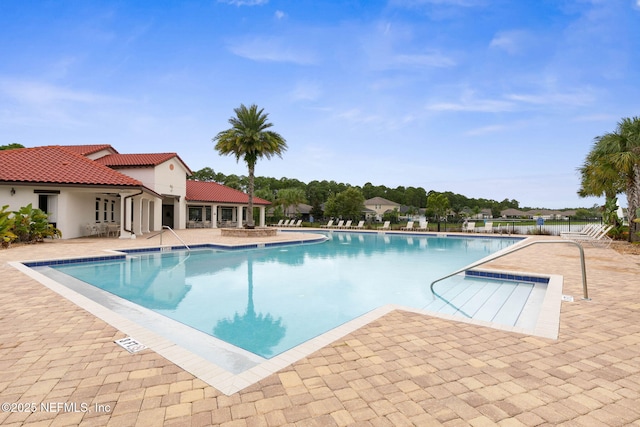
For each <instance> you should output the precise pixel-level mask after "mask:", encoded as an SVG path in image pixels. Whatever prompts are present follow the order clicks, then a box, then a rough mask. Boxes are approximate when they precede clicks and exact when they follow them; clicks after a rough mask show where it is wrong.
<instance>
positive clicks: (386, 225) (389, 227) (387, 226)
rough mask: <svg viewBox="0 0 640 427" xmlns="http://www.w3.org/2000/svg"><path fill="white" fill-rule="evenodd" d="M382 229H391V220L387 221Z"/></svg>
mask: <svg viewBox="0 0 640 427" xmlns="http://www.w3.org/2000/svg"><path fill="white" fill-rule="evenodd" d="M380 230H391V221H385V222H384V224H382V227H381V228H380Z"/></svg>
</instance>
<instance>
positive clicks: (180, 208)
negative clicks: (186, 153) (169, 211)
mask: <svg viewBox="0 0 640 427" xmlns="http://www.w3.org/2000/svg"><path fill="white" fill-rule="evenodd" d="M153 172H154V185H155V186H154V187H150V188H152V189H153V191H155V192H156V193H159V194H163V195H169V196H179V198H180V200H179V201H178V200H176V201H174V211H173V222H174V228H176V229H182V228H186V227H187V169H185V167H184V166H183V165H182V162H180V161H178V159H176V158H172V159H170V160H167V161H166V162H164V163H161V164H159V165H158V166H156V167H155V168H154V170H153ZM160 204H162V201H160ZM161 209H162V207H160V210H159V211H158V213H159V215H158V217H157V220H156V221H154V223H155V224H160V225H162V211H161Z"/></svg>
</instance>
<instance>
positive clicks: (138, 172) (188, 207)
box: [0, 144, 270, 238]
mask: <svg viewBox="0 0 640 427" xmlns="http://www.w3.org/2000/svg"><path fill="white" fill-rule="evenodd" d="M190 175H192V171H191V170H190V169H189V167H188V166H187V165H186V164H185V163H184V162H183V161H182V159H180V157H179V156H178V155H177V154H176V153H146V154H120V153H118V151H117V150H115V149H114V148H113V147H111V146H110V145H106V144H102V145H70V146H43V147H34V148H20V149H14V150H0V206H5V205H8V206H9V210H13V211H16V210H18V209H20V208H21V207H23V206H26V205H28V204H30V203H31V204H32V206H33V207H37V208H40V209H42V210H43V211H45V212H47V213H48V214H49V220H50V222H51V223H53V224H54V225H55V226H56V227H57V228H58V229H60V230H61V231H62V235H63V238H74V237H80V236H85V235H90V234H103V233H113V234H119V235H120V237H122V238H133V237H135V236H139V235H142V234H144V233H149V232H152V231H159V230H161V229H162V227H163V226H169V227H171V228H176V229H180V228H186V227H210V228H216V227H218V226H235V227H242V226H243V223H244V218H246V209H247V206H248V199H249V196H248V195H247V194H245V193H243V192H241V191H238V190H234V189H232V188H229V187H226V186H224V185H220V184H217V183H214V182H198V181H189V180H187V177H188V176H190ZM254 204H255V205H256V207H257V208H258V209H259V210H260V215H259V218H260V219H259V225H260V226H264V225H265V208H266V206H268V205H269V204H270V203H269V202H268V201H267V200H263V199H260V198H254Z"/></svg>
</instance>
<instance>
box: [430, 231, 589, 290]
mask: <svg viewBox="0 0 640 427" xmlns="http://www.w3.org/2000/svg"><path fill="white" fill-rule="evenodd" d="M538 243H565V244H566V243H569V244H573V245H575V246H577V247H578V249H579V250H580V265H581V267H582V294H583V298H582V299H583V300H585V301H590V300H591V299H590V298H589V292H588V291H587V268H586V266H585V262H584V249H583V248H582V246H580V244H579V243H577V242H573V241H571V240H535V241H533V242H529V243H526V244H524V245H522V246H516V247H514V248H512V249H511V250H508V251H507V252H502V253H499V254H496V255H495V256H492V257H489V258H486V259H483V260H480V261H478V262H476V263H473V264H471V265H468V266H466V267H464V268H461V269H459V270H456V271H455V272H453V273H451V274H448V275H446V276H444V277H441V278H439V279H437V280H434V281H433V282H431V285H430V286H429V288H430V289H431V292H433V293H434V294H435V291H434V290H433V285H435V284H436V283H438V282H440V281H441V280H444V279H448V278H449V277H452V276H455V275H456V274H460V273H464V272H465V271H467V270H471V269H472V268H476V267H478V266H480V265H482V264H486V263H488V262H491V261H493V260H496V259H498V258H502V257H503V256H507V255H509V254H512V253H514V252H517V251H519V250H521V249H524V248H528V247H529V246H532V245H536V244H538Z"/></svg>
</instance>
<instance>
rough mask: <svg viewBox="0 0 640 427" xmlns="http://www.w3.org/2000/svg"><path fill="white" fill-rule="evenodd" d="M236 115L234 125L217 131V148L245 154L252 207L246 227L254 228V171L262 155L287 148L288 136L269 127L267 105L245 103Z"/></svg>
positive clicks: (248, 213)
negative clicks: (246, 104) (260, 106)
mask: <svg viewBox="0 0 640 427" xmlns="http://www.w3.org/2000/svg"><path fill="white" fill-rule="evenodd" d="M233 111H234V112H235V113H236V116H235V117H231V118H230V119H229V123H230V124H231V126H232V127H231V128H230V129H227V130H224V131H222V132H220V133H218V134H217V135H216V136H215V137H214V138H213V142H215V143H216V147H215V148H216V150H218V152H219V153H220V154H222V155H230V154H233V155H234V156H236V161H240V159H241V158H242V159H243V160H244V161H245V162H246V163H247V167H248V169H249V191H248V193H249V208H248V212H247V227H248V228H253V227H254V223H253V195H254V172H255V166H256V162H257V161H258V159H259V158H262V157H266V158H267V159H270V158H271V157H272V156H274V155H277V156H278V157H282V153H283V152H284V151H286V149H287V143H286V141H285V139H284V138H283V137H282V136H281V135H280V134H278V133H276V132H273V131H269V130H267V129H269V128H270V127H271V126H273V124H272V123H269V122H268V121H267V118H268V117H269V114H267V113H264V109H260V110H258V106H257V105H255V104H253V105H251V106H250V107H249V108H247V107H245V106H244V104H240V107H238V108H235V109H234V110H233Z"/></svg>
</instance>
